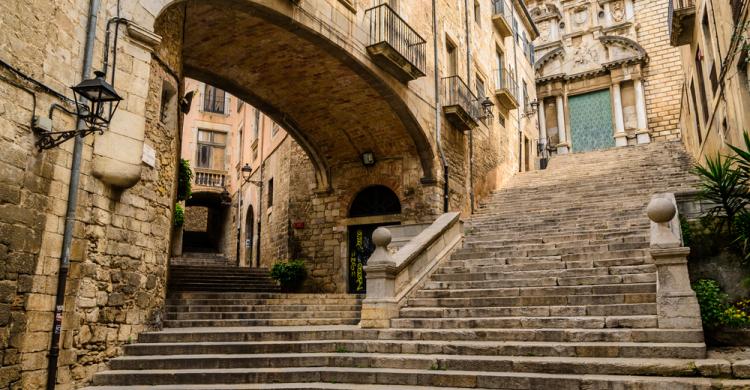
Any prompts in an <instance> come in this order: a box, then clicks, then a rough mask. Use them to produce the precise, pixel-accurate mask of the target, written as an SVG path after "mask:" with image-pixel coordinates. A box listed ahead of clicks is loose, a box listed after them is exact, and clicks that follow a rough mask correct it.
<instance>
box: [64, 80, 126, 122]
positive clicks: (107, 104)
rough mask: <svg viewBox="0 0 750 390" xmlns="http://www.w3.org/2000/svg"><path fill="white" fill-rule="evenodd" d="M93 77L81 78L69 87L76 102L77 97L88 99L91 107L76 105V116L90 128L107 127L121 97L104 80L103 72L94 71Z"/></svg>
mask: <svg viewBox="0 0 750 390" xmlns="http://www.w3.org/2000/svg"><path fill="white" fill-rule="evenodd" d="M94 75H95V76H96V77H94V78H93V79H88V80H83V81H81V83H80V84H78V85H76V86H75V87H73V88H71V89H72V90H73V94H74V95H75V100H76V102H77V101H79V100H80V99H79V98H84V99H86V100H88V101H89V103H90V104H91V107H86V106H82V105H78V106H77V107H76V111H78V118H79V119H81V120H83V121H84V122H86V124H87V125H88V126H89V128H91V129H94V128H96V129H99V130H104V129H106V128H107V127H109V122H110V121H111V120H112V116H113V115H114V114H115V111H116V110H117V106H119V105H120V101H121V100H122V98H121V97H120V95H118V94H117V91H115V88H114V87H113V86H112V85H110V84H109V83H108V82H107V81H106V80H104V72H102V71H96V72H94Z"/></svg>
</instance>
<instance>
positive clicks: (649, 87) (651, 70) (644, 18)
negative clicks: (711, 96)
mask: <svg viewBox="0 0 750 390" xmlns="http://www.w3.org/2000/svg"><path fill="white" fill-rule="evenodd" d="M669 1H671V0H649V1H636V2H635V3H634V5H635V12H636V15H638V22H639V26H640V28H639V29H638V43H640V44H641V45H642V46H643V48H644V49H645V50H646V52H647V53H648V56H649V63H648V65H647V66H646V67H644V68H643V76H644V77H643V79H644V89H645V92H646V113H647V115H648V126H649V129H650V130H651V137H652V138H653V139H654V140H657V141H671V140H674V139H677V138H679V137H680V128H679V122H680V120H679V117H680V104H679V102H680V99H681V95H680V94H681V93H682V84H683V79H682V76H681V75H682V65H681V62H680V52H679V49H678V48H676V47H672V46H670V44H669V39H668V38H665V37H668V36H669V25H668V23H667V11H668V6H669Z"/></svg>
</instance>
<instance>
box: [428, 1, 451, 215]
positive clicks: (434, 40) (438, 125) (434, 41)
mask: <svg viewBox="0 0 750 390" xmlns="http://www.w3.org/2000/svg"><path fill="white" fill-rule="evenodd" d="M437 20H438V18H437V0H432V46H433V53H434V60H435V140H436V141H437V149H438V154H440V162H441V164H443V212H444V213H447V212H448V198H449V186H448V177H449V176H448V161H446V159H445V152H444V151H443V141H442V132H441V117H440V108H441V107H440V73H439V66H438V65H439V64H440V62H439V58H438V28H437Z"/></svg>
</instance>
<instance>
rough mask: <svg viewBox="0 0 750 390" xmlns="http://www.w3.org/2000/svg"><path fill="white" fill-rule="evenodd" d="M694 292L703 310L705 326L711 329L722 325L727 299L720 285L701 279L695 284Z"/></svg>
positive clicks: (710, 280) (702, 316)
mask: <svg viewBox="0 0 750 390" xmlns="http://www.w3.org/2000/svg"><path fill="white" fill-rule="evenodd" d="M693 290H694V291H695V295H696V296H697V298H698V305H700V308H701V319H702V320H703V326H704V327H705V328H709V329H711V328H716V327H717V326H719V325H721V324H722V318H723V315H724V311H725V310H726V308H727V305H726V299H727V298H726V294H724V293H723V292H722V291H721V287H719V283H718V282H717V281H715V280H712V279H700V280H698V281H697V282H695V283H694V284H693Z"/></svg>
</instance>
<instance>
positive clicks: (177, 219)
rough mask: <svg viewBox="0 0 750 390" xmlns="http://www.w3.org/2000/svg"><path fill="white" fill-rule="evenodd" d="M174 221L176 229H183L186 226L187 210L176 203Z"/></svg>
mask: <svg viewBox="0 0 750 390" xmlns="http://www.w3.org/2000/svg"><path fill="white" fill-rule="evenodd" d="M172 221H173V224H174V227H181V226H182V225H184V224H185V209H184V208H183V207H182V205H181V204H179V203H175V205H174V216H173V218H172Z"/></svg>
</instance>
